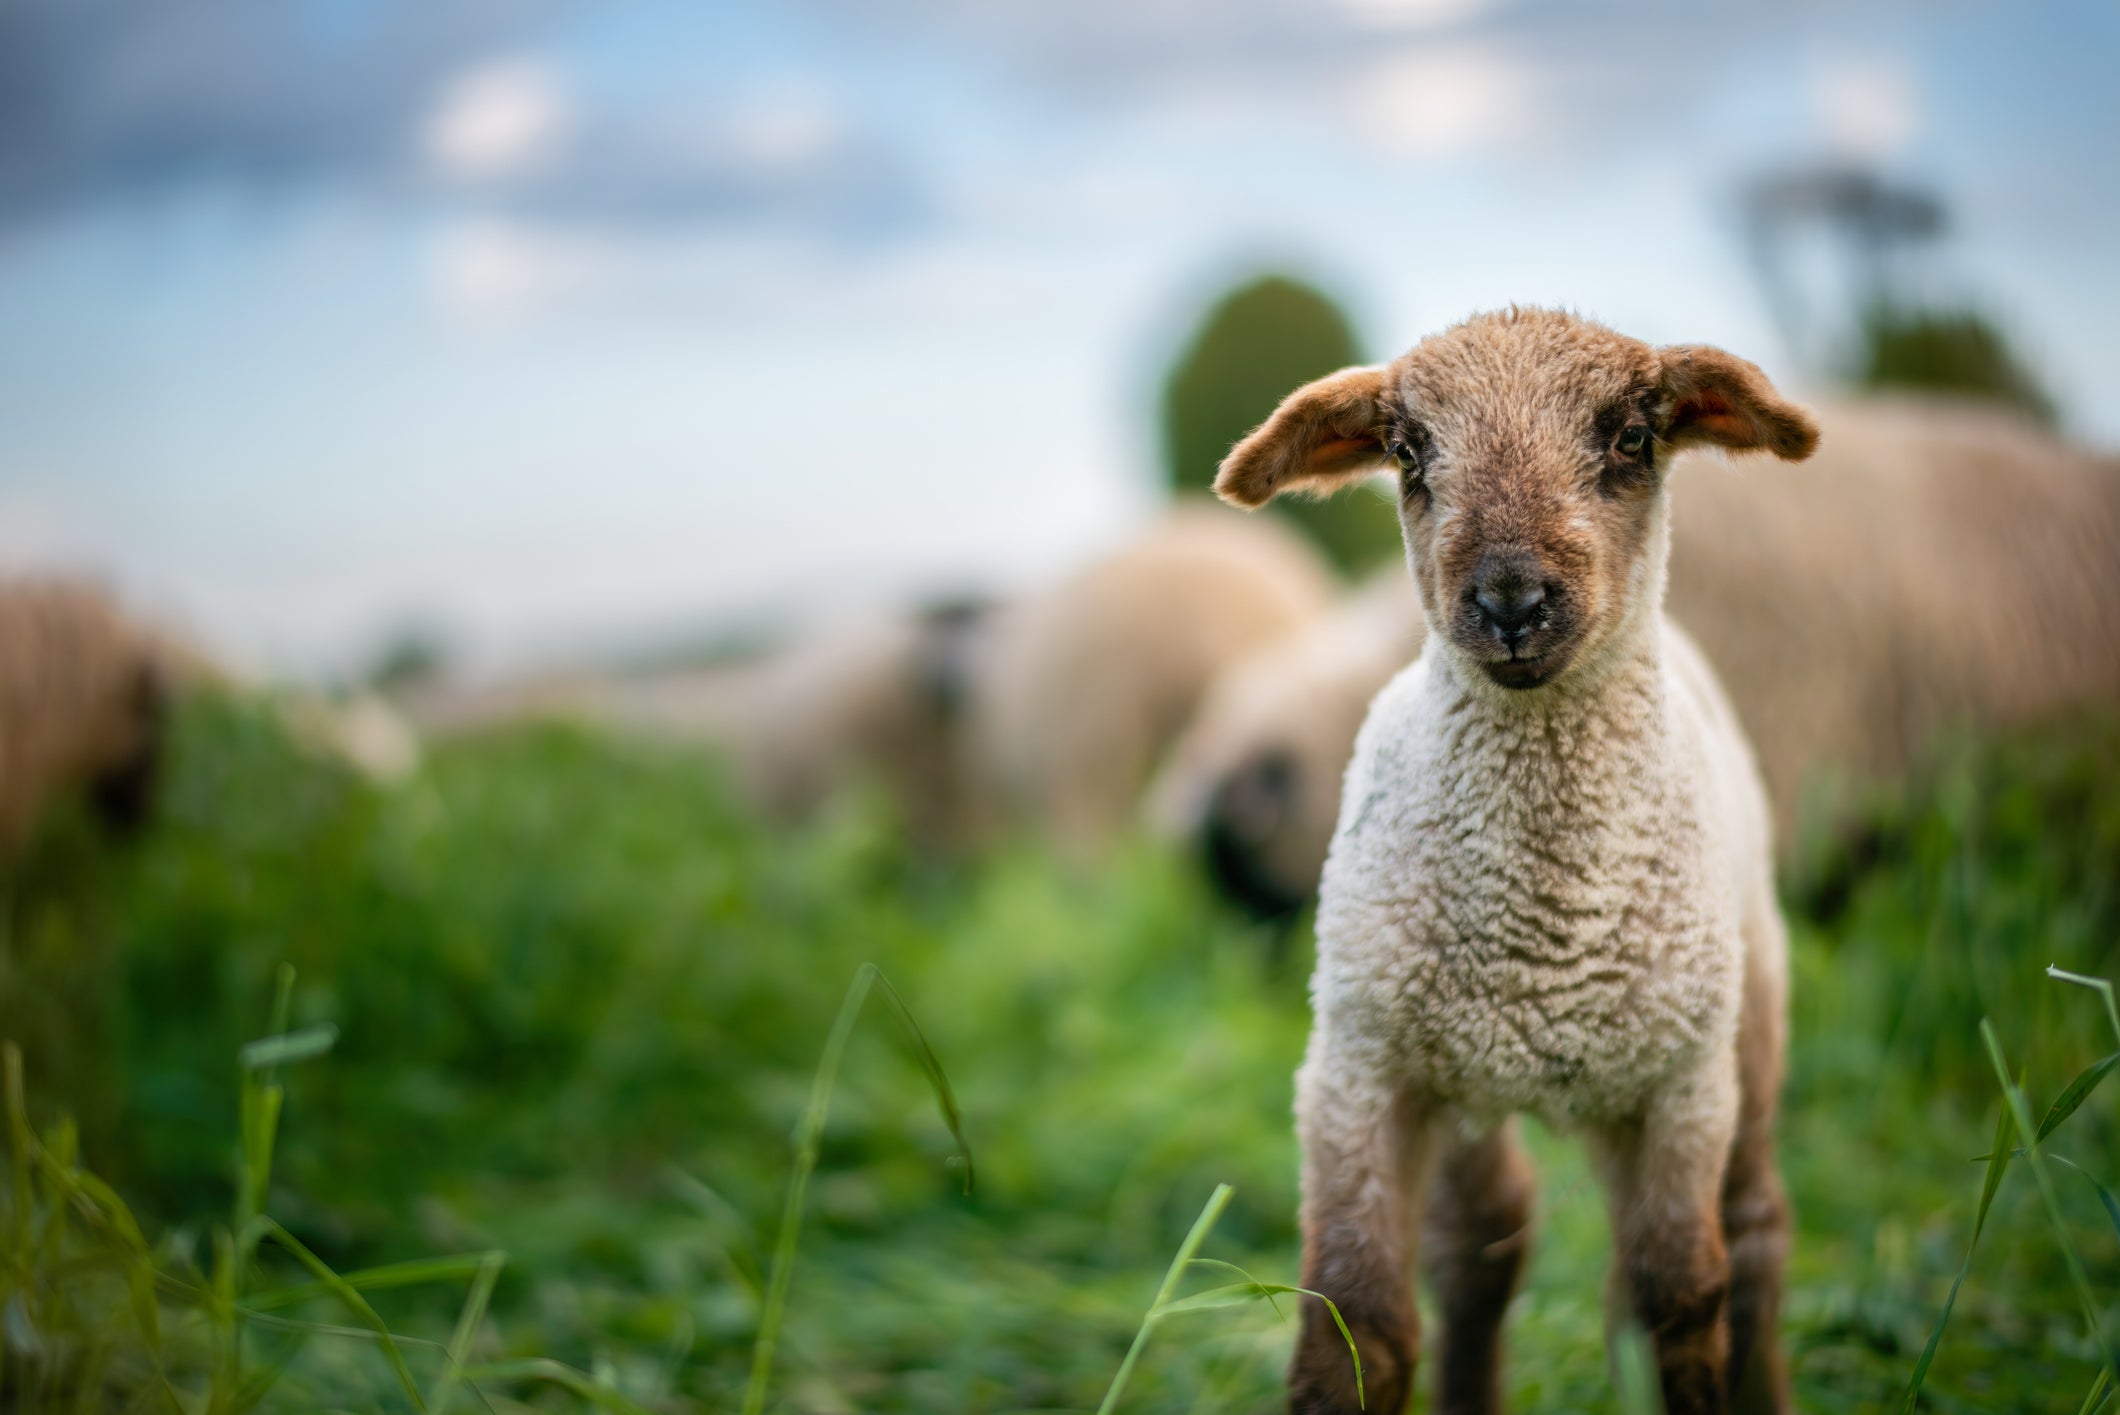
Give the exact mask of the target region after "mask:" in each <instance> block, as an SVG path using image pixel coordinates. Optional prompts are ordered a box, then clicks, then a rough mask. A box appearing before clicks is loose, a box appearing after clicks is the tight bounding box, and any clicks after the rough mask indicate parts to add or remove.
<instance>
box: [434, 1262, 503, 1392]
mask: <svg viewBox="0 0 2120 1415" xmlns="http://www.w3.org/2000/svg"><path fill="white" fill-rule="evenodd" d="M507 1261H508V1255H507V1254H506V1253H503V1252H500V1251H499V1250H498V1249H496V1250H495V1251H493V1252H490V1253H487V1254H485V1255H484V1256H483V1257H482V1258H481V1259H480V1260H479V1266H478V1275H477V1276H476V1277H474V1278H472V1280H471V1291H470V1292H468V1293H466V1294H465V1296H464V1310H463V1311H461V1312H459V1313H458V1314H457V1318H456V1330H455V1331H454V1332H452V1333H451V1334H450V1336H449V1356H448V1360H447V1361H446V1362H445V1363H444V1364H443V1366H442V1376H441V1379H440V1380H439V1381H437V1382H436V1383H435V1387H434V1401H433V1404H434V1415H443V1412H445V1411H447V1410H448V1408H449V1402H450V1401H451V1400H452V1399H453V1398H454V1397H455V1395H456V1388H457V1385H458V1384H459V1383H460V1382H461V1381H462V1380H463V1379H464V1365H465V1363H466V1362H467V1361H469V1360H470V1357H471V1342H472V1339H473V1338H474V1337H476V1336H477V1335H478V1329H479V1327H480V1326H481V1325H482V1324H483V1323H484V1322H485V1320H486V1308H487V1306H488V1304H490V1303H491V1302H492V1301H493V1287H494V1284H495V1283H497V1282H499V1281H500V1279H501V1268H502V1267H503V1266H505V1265H506V1263H507Z"/></svg>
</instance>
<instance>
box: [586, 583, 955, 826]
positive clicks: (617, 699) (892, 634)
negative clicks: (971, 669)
mask: <svg viewBox="0 0 2120 1415" xmlns="http://www.w3.org/2000/svg"><path fill="white" fill-rule="evenodd" d="M980 618H981V613H980V610H979V609H978V607H976V606H972V605H962V606H959V605H951V606H946V607H943V608H939V609H935V610H931V611H928V612H925V613H920V614H911V615H878V616H873V617H865V618H859V619H854V620H849V621H846V622H842V623H839V624H835V625H831V626H828V627H826V628H823V629H820V630H817V631H814V632H812V633H810V634H807V635H804V636H802V637H800V638H798V639H797V640H795V641H794V642H793V643H791V644H789V645H787V646H785V647H784V648H782V649H780V650H778V651H776V652H772V653H768V654H766V655H764V656H763V657H761V658H758V659H756V660H752V661H748V662H744V663H739V664H733V665H721V666H716V667H710V668H703V669H696V670H692V671H688V672H681V673H671V674H664V675H659V676H656V677H652V678H644V679H639V680H635V681H631V682H626V681H623V680H622V681H620V682H618V683H615V684H611V685H607V687H606V688H605V690H604V691H603V693H602V694H601V697H600V699H599V700H598V701H597V702H596V704H595V705H594V706H593V708H592V709H591V713H590V715H591V716H593V717H595V718H598V719H600V720H603V721H606V722H610V723H613V724H615V725H618V726H621V727H626V728H630V729H634V730H643V731H648V732H652V733H655V734H658V735H662V736H668V737H675V738H680V739H687V740H693V741H704V742H706V743H709V744H711V745H713V746H716V747H718V748H720V749H721V751H722V752H723V754H724V755H725V756H726V757H727V759H728V763H729V766H730V768H731V770H732V771H733V772H734V773H735V777H736V783H737V786H738V789H739V790H740V791H742V793H743V794H744V796H745V797H746V798H747V799H748V800H750V801H751V802H752V803H753V804H754V805H756V806H757V807H758V808H759V809H760V810H762V811H763V812H764V813H765V814H767V815H768V816H769V817H771V818H773V819H776V820H781V821H790V820H797V819H801V818H802V817H804V816H807V815H809V814H810V813H812V812H813V811H815V810H816V809H817V808H818V807H819V806H821V805H822V804H824V802H825V801H826V800H828V799H829V798H830V797H831V796H832V795H834V794H835V793H837V792H839V791H841V790H843V789H844V788H846V787H847V786H848V785H849V784H850V783H854V784H863V785H867V786H870V787H873V788H876V789H879V790H881V791H882V792H883V793H884V794H885V796H886V797H887V798H888V799H889V800H890V801H891V802H893V803H894V805H895V806H896V808H897V809H898V811H899V814H900V817H901V819H902V820H903V821H904V822H905V824H906V826H907V827H908V829H910V830H911V832H912V833H913V835H914V836H915V837H916V838H918V839H920V840H922V841H923V842H925V843H928V844H931V845H932V844H944V843H949V842H951V841H954V840H955V839H957V838H958V836H959V834H960V830H961V826H962V818H963V802H962V796H963V791H962V786H961V783H960V781H959V779H958V771H959V762H958V759H957V751H956V745H955V744H956V740H957V730H958V722H959V719H960V717H961V715H962V707H963V696H964V688H963V684H964V677H965V668H964V656H965V654H966V653H967V652H968V651H969V650H968V645H969V643H970V641H971V639H972V637H973V636H974V635H975V634H976V632H977V627H978V623H979V620H980Z"/></svg>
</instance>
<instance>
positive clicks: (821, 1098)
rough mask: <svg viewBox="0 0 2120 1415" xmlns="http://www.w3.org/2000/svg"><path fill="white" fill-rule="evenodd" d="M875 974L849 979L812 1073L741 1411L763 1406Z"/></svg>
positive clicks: (746, 1413) (755, 1414)
mask: <svg viewBox="0 0 2120 1415" xmlns="http://www.w3.org/2000/svg"><path fill="white" fill-rule="evenodd" d="M877 976H878V973H877V969H876V965H875V964H873V963H864V964H862V965H861V967H859V968H858V969H856V970H855V972H854V981H853V982H851V983H849V984H848V985H847V993H846V998H845V1000H844V1001H842V1002H841V1003H840V1004H839V1015H838V1016H837V1017H835V1018H833V1019H832V1030H831V1031H830V1032H828V1033H826V1035H825V1039H824V1053H823V1055H822V1056H820V1057H819V1058H818V1060H817V1070H816V1072H815V1073H814V1074H813V1075H812V1076H811V1078H810V1099H809V1103H808V1104H807V1105H805V1106H804V1107H803V1112H802V1122H801V1125H800V1126H799V1128H798V1129H797V1132H796V1142H795V1172H794V1173H793V1174H792V1175H790V1176H789V1178H788V1193H787V1200H786V1202H785V1204H784V1205H783V1206H782V1208H781V1214H780V1231H779V1233H778V1234H777V1235H776V1237H775V1239H774V1242H773V1267H772V1272H771V1274H770V1276H769V1277H768V1279H767V1282H766V1300H765V1306H764V1307H763V1308H762V1309H761V1310H760V1312H759V1314H758V1339H757V1340H756V1342H754V1343H753V1344H752V1347H751V1376H750V1379H749V1380H748V1381H747V1382H746V1383H745V1385H744V1393H743V1415H759V1412H761V1411H763V1410H764V1409H765V1406H766V1387H767V1386H768V1384H769V1383H770V1382H771V1381H772V1378H773V1358H774V1356H775V1355H776V1354H777V1353H778V1351H779V1349H780V1325H781V1322H782V1320H783V1319H784V1318H785V1317H786V1315H787V1308H788V1284H789V1283H790V1282H791V1281H792V1280H793V1276H794V1267H795V1247H796V1242H797V1240H798V1239H799V1238H800V1237H801V1235H802V1209H803V1200H804V1198H805V1196H806V1195H807V1194H808V1192H809V1187H810V1175H811V1174H812V1172H814V1171H815V1170H816V1168H817V1149H818V1143H819V1140H820V1139H821V1137H822V1136H823V1134H824V1121H825V1113H826V1110H827V1109H828V1108H829V1106H830V1104H831V1099H832V1086H833V1083H834V1082H835V1081H837V1079H838V1077H839V1062H840V1059H841V1058H842V1057H843V1056H844V1055H845V1054H846V1048H847V1038H848V1037H850V1036H851V1035H852V1034H853V1031H854V1019H855V1018H856V1017H857V1016H859V1015H860V1013H861V1003H862V1000H863V999H864V998H866V997H867V996H868V994H869V987H870V985H871V984H872V983H874V982H875V980H876V978H877Z"/></svg>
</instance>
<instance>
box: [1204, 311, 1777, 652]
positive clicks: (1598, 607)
mask: <svg viewBox="0 0 2120 1415" xmlns="http://www.w3.org/2000/svg"><path fill="white" fill-rule="evenodd" d="M1817 440H1818V432H1817V428H1816V427H1815V425H1814V424H1813V423H1812V421H1811V419H1810V417H1809V416H1808V415H1806V414H1805V413H1804V412H1803V411H1802V410H1801V409H1799V408H1796V407H1794V406H1792V405H1790V404H1789V403H1787V402H1784V401H1783V400H1782V399H1781V397H1780V396H1779V395H1778V394H1777V393H1776V392H1775V391H1774V388H1773V386H1772V385H1771V384H1769V383H1768V382H1767V379H1766V377H1765V375H1763V374H1762V373H1760V371H1759V370H1758V369H1757V368H1755V367H1753V366H1752V365H1751V364H1749V363H1746V362H1745V361H1744V360H1742V359H1739V358H1736V357H1734V356H1732V355H1730V354H1726V353H1724V352H1722V351H1721V350H1720V349H1711V348H1706V347H1703V346H1698V345H1676V346H1668V347H1664V348H1652V347H1651V346H1649V345H1647V344H1644V343H1642V342H1641V341H1640V340H1636V339H1629V338H1627V337H1625V336H1624V335H1620V334H1616V333H1614V332H1613V331H1611V330H1609V329H1606V328H1603V327H1602V326H1600V325H1596V324H1591V323H1588V322H1587V321H1584V320H1580V319H1577V318H1575V317H1574V316H1572V315H1568V314H1564V313H1559V312H1556V311H1550V310H1523V309H1510V310H1507V311H1504V312H1501V313H1498V314H1490V315H1482V316H1478V317H1476V318H1474V319H1471V320H1468V321H1466V322H1465V323H1463V324H1460V325H1458V326H1457V327H1456V328H1453V329H1450V330H1447V331H1445V332H1443V333H1441V334H1437V335H1433V336H1431V337H1429V338H1427V339H1425V340H1423V341H1422V342H1421V343H1419V344H1417V345H1415V346H1414V348H1413V349H1411V350H1410V351H1408V352H1407V353H1405V354H1404V355H1401V356H1400V357H1399V358H1398V359H1395V360H1394V361H1392V362H1391V363H1389V364H1383V365H1378V366H1375V367H1369V368H1351V369H1343V370H1342V371H1341V372H1339V373H1336V374H1331V375H1329V376H1327V377H1325V378H1321V379H1319V380H1318V381H1316V382H1315V383H1311V384H1307V385H1305V386H1304V387H1302V388H1299V389H1297V390H1296V391H1295V392H1294V393H1292V394H1290V395H1289V396H1288V398H1287V399H1286V400H1285V401H1284V402H1283V403H1282V404H1281V406H1280V407H1279V408H1278V409H1277V410H1275V412H1274V414H1273V416H1272V417H1270V418H1268V419H1267V420H1266V422H1265V423H1264V424H1263V425H1261V426H1260V427H1259V429H1258V430H1257V431H1255V432H1253V433H1252V434H1251V435H1250V436H1249V437H1247V438H1245V439H1244V440H1243V441H1242V442H1240V443H1238V444H1237V446H1236V448H1235V450H1233V451H1232V452H1231V453H1230V454H1229V456H1228V457H1227V458H1226V459H1225V460H1224V461H1223V463H1222V469H1221V473H1220V475H1219V476H1218V477H1217V478H1216V480H1215V490H1216V491H1217V492H1219V493H1220V494H1221V495H1222V496H1223V498H1224V499H1226V500H1229V501H1232V502H1235V503H1236V504H1238V505H1242V506H1258V505H1262V504H1263V503H1265V502H1266V501H1269V500H1271V499H1272V498H1273V497H1275V496H1277V495H1279V494H1280V493H1282V492H1285V491H1291V490H1312V491H1324V490H1330V489H1331V488H1333V487H1335V486H1337V485H1340V484H1342V483H1345V482H1348V481H1353V480H1356V479H1359V478H1361V477H1364V476H1366V475H1368V474H1370V473H1372V472H1376V471H1380V470H1383V469H1384V468H1386V467H1390V466H1396V468H1397V471H1398V477H1399V523H1400V526H1401V527H1402V529H1403V530H1404V531H1405V534H1406V548H1407V555H1408V560H1409V563H1410V565H1411V568H1412V571H1413V577H1414V582H1415V584H1416V585H1417V586H1418V587H1419V589H1420V593H1421V600H1422V604H1423V607H1424V608H1425V609H1426V611H1427V615H1428V621H1429V624H1430V626H1431V627H1432V628H1433V629H1434V630H1435V631H1436V634H1437V637H1438V639H1439V640H1440V641H1441V642H1442V643H1443V644H1445V645H1447V647H1448V651H1450V652H1453V653H1455V654H1456V655H1458V656H1460V658H1461V659H1462V660H1463V661H1464V662H1466V663H1467V665H1468V666H1470V667H1472V668H1474V669H1475V670H1476V671H1477V672H1478V673H1480V674H1483V675H1484V676H1485V677H1486V678H1487V679H1489V680H1491V681H1492V682H1494V683H1497V684H1500V685H1501V686H1502V687H1505V688H1516V689H1529V688H1537V687H1540V686H1542V685H1545V684H1548V683H1552V682H1554V681H1556V680H1558V679H1560V678H1561V677H1562V676H1563V675H1565V674H1566V673H1567V671H1568V670H1569V669H1570V668H1571V667H1572V666H1574V665H1577V664H1581V663H1584V662H1587V661H1589V660H1591V659H1592V658H1593V657H1594V656H1595V654H1596V652H1597V650H1598V649H1599V648H1600V647H1602V646H1604V645H1606V644H1609V643H1612V642H1614V641H1615V640H1616V638H1617V637H1618V636H1619V635H1620V634H1621V633H1622V631H1623V630H1624V628H1625V627H1626V626H1627V625H1629V624H1638V623H1641V622H1643V621H1644V620H1645V619H1646V617H1647V614H1648V613H1649V612H1653V611H1654V609H1655V607H1656V604H1657V600H1658V597H1659V596H1660V595H1661V593H1662V585H1663V573H1662V572H1663V554H1664V536H1663V534H1662V527H1663V524H1664V515H1663V499H1664V498H1663V475H1664V470H1665V467H1666V465H1667V463H1668V460H1669V458H1670V457H1671V456H1672V454H1674V453H1675V452H1677V451H1679V450H1681V449H1683V448H1685V447H1688V446H1693V445H1701V444H1706V445H1713V446H1718V447H1723V448H1726V449H1729V450H1732V451H1739V452H1747V451H1767V452H1772V453H1773V454H1774V455H1776V456H1778V457H1782V458H1786V459H1789V460H1792V461H1793V460H1797V459H1801V458H1803V457H1807V456H1809V455H1810V453H1811V449H1812V448H1813V447H1814V446H1815V445H1816V443H1817Z"/></svg>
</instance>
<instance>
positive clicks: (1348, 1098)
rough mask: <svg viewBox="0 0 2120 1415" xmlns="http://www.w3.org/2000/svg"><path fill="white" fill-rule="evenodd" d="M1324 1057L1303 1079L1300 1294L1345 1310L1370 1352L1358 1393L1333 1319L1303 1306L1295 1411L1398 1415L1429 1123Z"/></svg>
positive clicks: (1319, 1055)
mask: <svg viewBox="0 0 2120 1415" xmlns="http://www.w3.org/2000/svg"><path fill="white" fill-rule="evenodd" d="M1324 1053H1325V1048H1324V1047H1322V1046H1321V1045H1320V1044H1319V1043H1318V1042H1317V1041H1316V1040H1313V1043H1312V1046H1311V1054H1310V1058H1309V1059H1308V1060H1307V1061H1306V1062H1305V1063H1304V1065H1303V1069H1302V1071H1301V1072H1300V1073H1299V1074H1298V1075H1297V1077H1296V1128H1297V1132H1298V1134H1299V1135H1300V1137H1301V1139H1302V1142H1303V1286H1304V1287H1307V1288H1309V1289H1311V1290H1312V1291H1314V1292H1320V1293H1323V1294H1324V1295H1325V1296H1326V1297H1328V1298H1330V1299H1331V1300H1332V1302H1333V1304H1334V1305H1335V1306H1336V1307H1338V1308H1339V1312H1340V1316H1341V1318H1342V1320H1344V1321H1345V1322H1346V1323H1347V1329H1348V1331H1349V1332H1350V1333H1351V1334H1352V1335H1353V1337H1354V1340H1355V1345H1356V1347H1357V1348H1358V1349H1359V1350H1360V1352H1361V1355H1362V1367H1361V1384H1360V1386H1359V1387H1358V1386H1357V1384H1356V1377H1355V1368H1354V1362H1353V1361H1352V1360H1351V1359H1350V1358H1349V1355H1348V1351H1347V1343H1346V1340H1345V1339H1344V1338H1342V1337H1341V1335H1340V1331H1339V1327H1338V1326H1337V1325H1336V1324H1335V1323H1334V1322H1333V1320H1332V1315H1331V1314H1330V1313H1329V1312H1327V1311H1326V1309H1325V1305H1324V1304H1323V1303H1322V1302H1319V1301H1318V1300H1317V1299H1316V1298H1313V1297H1304V1298H1301V1299H1299V1301H1300V1302H1301V1305H1302V1323H1301V1329H1300V1330H1299V1332H1298V1333H1297V1336H1296V1349H1295V1356H1294V1358H1293V1360H1292V1361H1291V1362H1290V1364H1289V1371H1288V1408H1289V1410H1290V1411H1291V1412H1293V1415H1357V1412H1358V1411H1363V1410H1367V1411H1368V1412H1369V1415H1400V1412H1401V1411H1403V1410H1404V1409H1405V1408H1406V1400H1407V1397H1408V1396H1409V1395H1410V1394H1411V1393H1412V1390H1413V1368H1414V1358H1415V1356H1416V1354H1417V1353H1418V1352H1419V1350H1420V1318H1419V1315H1418V1313H1417V1312H1416V1311H1415V1309H1414V1305H1413V1289H1412V1272H1411V1263H1412V1260H1413V1254H1412V1251H1411V1249H1412V1238H1413V1234H1412V1231H1411V1230H1412V1228H1413V1225H1412V1223H1411V1222H1410V1217H1411V1215H1412V1214H1413V1213H1415V1212H1417V1210H1415V1209H1413V1208H1412V1207H1411V1205H1413V1204H1415V1203H1417V1202H1418V1194H1419V1189H1420V1176H1421V1173H1422V1170H1423V1164H1422V1158H1423V1153H1424V1150H1425V1146H1426V1140H1427V1125H1426V1119H1425V1116H1423V1115H1421V1114H1420V1113H1418V1112H1417V1111H1416V1110H1415V1108H1413V1107H1411V1106H1409V1105H1407V1104H1406V1103H1405V1101H1404V1100H1403V1098H1402V1097H1401V1096H1400V1095H1399V1094H1398V1093H1397V1091H1396V1090H1395V1088H1393V1087H1392V1086H1390V1085H1389V1084H1387V1083H1385V1082H1383V1081H1381V1080H1380V1079H1377V1078H1374V1077H1371V1076H1367V1075H1364V1074H1363V1073H1362V1072H1361V1071H1360V1070H1359V1069H1357V1068H1355V1067H1353V1066H1350V1065H1347V1064H1345V1063H1342V1062H1339V1061H1337V1060H1335V1059H1332V1058H1330V1057H1328V1056H1326V1055H1325V1054H1324Z"/></svg>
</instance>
